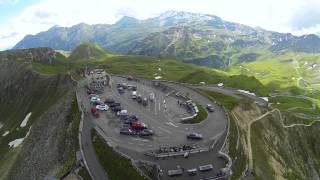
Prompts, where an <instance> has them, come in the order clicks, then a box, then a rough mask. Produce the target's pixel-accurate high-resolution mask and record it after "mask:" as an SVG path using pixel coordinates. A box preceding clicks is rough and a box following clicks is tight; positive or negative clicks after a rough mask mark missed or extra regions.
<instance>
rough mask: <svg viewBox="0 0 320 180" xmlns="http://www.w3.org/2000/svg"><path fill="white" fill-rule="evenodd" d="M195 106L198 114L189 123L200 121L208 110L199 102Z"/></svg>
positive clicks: (204, 117) (205, 116)
mask: <svg viewBox="0 0 320 180" xmlns="http://www.w3.org/2000/svg"><path fill="white" fill-rule="evenodd" d="M197 107H198V110H199V112H198V115H197V116H196V117H194V118H193V119H192V120H191V121H190V123H191V124H196V123H200V122H201V121H203V120H205V119H206V118H207V117H208V112H207V111H206V110H205V108H204V107H203V106H202V105H201V104H197Z"/></svg>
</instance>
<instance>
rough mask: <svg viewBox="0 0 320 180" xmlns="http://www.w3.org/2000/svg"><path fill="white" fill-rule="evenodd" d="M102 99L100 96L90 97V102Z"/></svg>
mask: <svg viewBox="0 0 320 180" xmlns="http://www.w3.org/2000/svg"><path fill="white" fill-rule="evenodd" d="M100 100H101V99H100V98H99V97H96V96H94V97H91V98H90V102H94V101H100Z"/></svg>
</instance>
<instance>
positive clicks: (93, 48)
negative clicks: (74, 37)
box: [68, 43, 107, 61]
mask: <svg viewBox="0 0 320 180" xmlns="http://www.w3.org/2000/svg"><path fill="white" fill-rule="evenodd" d="M106 53H107V52H106V51H105V50H104V49H102V48H101V47H99V46H98V45H95V44H89V43H84V44H81V45H79V46H78V47H76V48H75V49H74V50H73V51H72V53H71V54H70V56H69V57H68V59H70V60H72V61H74V60H80V59H93V58H98V57H101V56H103V55H105V54H106Z"/></svg>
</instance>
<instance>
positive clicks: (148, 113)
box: [96, 77, 224, 152]
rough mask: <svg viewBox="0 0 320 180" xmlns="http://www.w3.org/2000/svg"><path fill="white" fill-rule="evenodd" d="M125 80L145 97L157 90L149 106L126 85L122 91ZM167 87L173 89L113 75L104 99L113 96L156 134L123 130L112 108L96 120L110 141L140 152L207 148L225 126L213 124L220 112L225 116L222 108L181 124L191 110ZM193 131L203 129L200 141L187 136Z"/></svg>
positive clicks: (217, 120)
mask: <svg viewBox="0 0 320 180" xmlns="http://www.w3.org/2000/svg"><path fill="white" fill-rule="evenodd" d="M122 83H126V84H130V85H132V86H136V87H137V94H138V95H141V96H142V97H148V96H149V95H150V94H151V93H154V100H153V102H151V101H149V102H148V105H147V106H143V105H142V104H141V103H138V102H137V100H133V99H132V91H131V90H128V89H125V92H124V93H119V92H118V90H117V88H116V86H117V84H122ZM168 91H169V92H172V90H171V89H169V88H167V89H166V90H163V89H162V88H156V87H154V85H153V84H152V81H147V80H140V81H139V82H138V81H128V80H127V79H126V78H121V77H113V78H112V85H111V87H106V89H105V91H104V93H103V94H101V95H100V97H101V99H102V100H103V99H105V98H111V99H114V100H115V101H116V102H119V103H120V104H121V107H122V109H125V110H127V112H128V113H129V114H134V115H136V116H137V117H138V119H139V121H141V122H143V123H145V124H146V125H147V126H148V128H149V129H151V130H152V131H153V132H154V135H153V136H150V137H140V136H136V135H122V134H120V132H119V131H120V128H121V127H122V126H123V124H124V123H123V121H121V120H120V118H119V117H118V116H117V115H116V113H114V112H112V111H111V110H109V111H107V112H105V113H101V116H100V118H98V119H97V120H96V122H97V124H98V125H99V127H100V128H102V129H103V131H104V132H105V133H106V134H107V136H108V137H109V138H110V140H111V141H113V142H114V143H116V144H118V145H120V146H125V147H130V148H131V149H135V150H136V151H139V152H145V151H150V150H155V149H159V147H172V146H183V145H188V146H192V147H197V148H208V147H209V146H210V144H211V143H212V141H213V140H214V139H215V138H216V137H217V135H219V134H220V133H221V132H223V130H224V128H215V127H214V126H212V125H211V124H217V122H219V119H218V118H219V115H220V116H222V117H223V116H224V114H223V112H222V111H220V109H219V107H215V109H216V110H215V112H213V113H208V114H209V116H208V118H207V120H205V121H204V122H202V123H200V124H196V125H191V124H181V123H180V121H181V118H183V117H187V116H190V114H189V113H188V112H187V111H186V108H185V107H183V106H180V105H179V104H178V101H179V102H180V101H182V100H181V99H178V98H177V97H176V95H175V93H172V94H171V95H168ZM180 93H182V92H180ZM189 95H190V93H189ZM198 103H200V102H198ZM202 103H203V106H205V105H206V104H209V103H210V102H209V101H208V100H206V99H205V98H204V99H203V102H202ZM209 126H211V127H209ZM208 127H209V128H208ZM191 132H197V133H201V134H202V135H203V139H202V140H199V141H197V140H189V139H187V138H186V135H187V134H188V133H191ZM173 137H174V138H173Z"/></svg>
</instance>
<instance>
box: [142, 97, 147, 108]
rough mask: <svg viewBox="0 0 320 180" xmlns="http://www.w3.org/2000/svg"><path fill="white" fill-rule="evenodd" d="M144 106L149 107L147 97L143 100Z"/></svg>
mask: <svg viewBox="0 0 320 180" xmlns="http://www.w3.org/2000/svg"><path fill="white" fill-rule="evenodd" d="M142 105H144V106H147V105H148V99H147V98H146V97H144V98H143V99H142Z"/></svg>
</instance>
